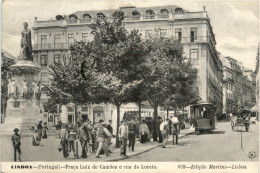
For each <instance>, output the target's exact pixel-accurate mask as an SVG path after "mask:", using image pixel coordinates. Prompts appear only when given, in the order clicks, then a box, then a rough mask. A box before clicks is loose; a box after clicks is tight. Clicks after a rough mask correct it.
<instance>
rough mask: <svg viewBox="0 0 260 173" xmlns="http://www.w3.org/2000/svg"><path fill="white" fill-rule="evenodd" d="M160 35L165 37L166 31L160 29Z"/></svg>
mask: <svg viewBox="0 0 260 173" xmlns="http://www.w3.org/2000/svg"><path fill="white" fill-rule="evenodd" d="M160 35H161V36H162V37H164V36H167V29H160Z"/></svg>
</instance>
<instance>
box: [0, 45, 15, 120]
mask: <svg viewBox="0 0 260 173" xmlns="http://www.w3.org/2000/svg"><path fill="white" fill-rule="evenodd" d="M14 63H15V57H14V56H12V55H11V54H10V53H8V52H6V51H5V50H1V67H3V66H10V65H13V64H14ZM4 71H5V70H4V69H3V68H2V70H1V72H2V73H1V74H2V75H1V115H2V116H1V122H3V118H4V117H5V114H6V106H7V99H8V98H7V97H8V96H7V94H8V93H7V92H8V88H7V86H8V80H9V79H11V78H12V73H11V72H9V71H5V72H4Z"/></svg>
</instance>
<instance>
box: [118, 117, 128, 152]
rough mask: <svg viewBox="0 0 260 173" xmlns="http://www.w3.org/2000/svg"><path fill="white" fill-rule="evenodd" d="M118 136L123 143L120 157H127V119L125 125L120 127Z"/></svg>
mask: <svg viewBox="0 0 260 173" xmlns="http://www.w3.org/2000/svg"><path fill="white" fill-rule="evenodd" d="M118 136H119V140H120V142H121V148H120V156H125V157H127V155H126V146H127V139H128V126H127V120H126V119H124V120H123V124H122V125H121V126H120V127H119V131H118Z"/></svg>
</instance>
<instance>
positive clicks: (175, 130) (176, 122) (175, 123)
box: [171, 117, 180, 145]
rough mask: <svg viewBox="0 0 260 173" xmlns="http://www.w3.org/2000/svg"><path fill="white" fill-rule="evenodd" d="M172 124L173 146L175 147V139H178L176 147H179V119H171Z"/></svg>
mask: <svg viewBox="0 0 260 173" xmlns="http://www.w3.org/2000/svg"><path fill="white" fill-rule="evenodd" d="M171 122H172V126H173V128H172V144H173V145H174V137H176V145H178V134H179V132H180V122H179V120H178V117H173V118H172V119H171Z"/></svg>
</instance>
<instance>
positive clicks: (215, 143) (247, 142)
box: [122, 122, 259, 162]
mask: <svg viewBox="0 0 260 173" xmlns="http://www.w3.org/2000/svg"><path fill="white" fill-rule="evenodd" d="M258 134H259V132H258V125H250V128H249V132H245V129H244V128H243V133H242V139H243V150H241V141H240V137H241V132H240V131H234V132H232V130H231V126H230V122H221V123H218V125H217V129H216V130H215V131H214V132H213V133H212V134H202V135H196V134H191V135H188V136H185V137H183V138H181V139H180V140H179V145H177V146H176V145H174V146H173V145H172V143H170V142H168V145H167V146H166V147H167V148H161V147H158V148H155V149H154V150H151V151H149V152H146V153H144V154H141V155H138V156H135V157H131V158H129V159H127V160H122V161H123V162H125V161H148V162H149V161H156V162H158V161H162V162H163V161H174V162H176V161H177V162H189V161H198V162H200V161H201V162H206V161H250V160H254V161H256V160H258V158H257V157H259V156H258V154H257V156H256V158H255V159H250V158H249V157H248V156H247V155H248V152H249V151H251V150H253V151H255V152H256V153H258V152H259V149H258V148H259V147H258V142H259V139H258ZM243 151H244V152H243Z"/></svg>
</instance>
